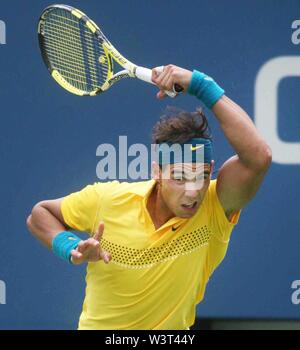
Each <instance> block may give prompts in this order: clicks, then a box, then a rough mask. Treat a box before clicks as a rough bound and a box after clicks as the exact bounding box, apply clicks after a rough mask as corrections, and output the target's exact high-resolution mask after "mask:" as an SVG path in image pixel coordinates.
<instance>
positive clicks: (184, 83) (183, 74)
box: [152, 64, 192, 98]
mask: <svg viewBox="0 0 300 350" xmlns="http://www.w3.org/2000/svg"><path fill="white" fill-rule="evenodd" d="M191 78H192V72H191V71H189V70H187V69H183V68H180V67H177V66H174V65H172V64H169V65H167V66H165V67H164V69H163V71H162V72H160V73H159V72H158V71H157V70H156V69H155V68H154V69H153V70H152V81H153V82H154V83H155V84H156V85H157V86H158V87H159V89H160V90H161V91H160V92H159V93H158V94H157V95H156V96H157V98H164V97H165V96H166V94H165V93H164V91H173V86H174V85H175V84H177V85H178V86H180V87H181V88H182V91H183V92H186V91H187V90H188V87H189V84H190V81H191Z"/></svg>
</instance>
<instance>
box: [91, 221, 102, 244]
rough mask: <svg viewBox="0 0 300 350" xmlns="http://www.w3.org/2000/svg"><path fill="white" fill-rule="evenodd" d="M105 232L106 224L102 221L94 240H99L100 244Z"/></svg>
mask: <svg viewBox="0 0 300 350" xmlns="http://www.w3.org/2000/svg"><path fill="white" fill-rule="evenodd" d="M103 232H104V222H103V221H100V223H99V226H98V230H97V232H96V233H95V235H94V236H93V238H94V239H95V240H97V241H98V242H100V240H101V238H102V236H103Z"/></svg>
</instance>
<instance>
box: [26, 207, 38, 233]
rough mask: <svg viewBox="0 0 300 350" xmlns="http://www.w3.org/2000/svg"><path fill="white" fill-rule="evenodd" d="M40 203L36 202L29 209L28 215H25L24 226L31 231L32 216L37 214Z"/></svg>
mask: <svg viewBox="0 0 300 350" xmlns="http://www.w3.org/2000/svg"><path fill="white" fill-rule="evenodd" d="M40 207H41V205H40V203H37V204H36V205H35V206H34V207H33V208H32V210H31V213H30V215H29V216H28V217H27V219H26V226H27V228H28V230H29V231H30V232H31V233H33V226H34V224H33V223H34V218H35V217H36V215H37V214H38V212H39V210H40Z"/></svg>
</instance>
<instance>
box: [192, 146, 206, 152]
mask: <svg viewBox="0 0 300 350" xmlns="http://www.w3.org/2000/svg"><path fill="white" fill-rule="evenodd" d="M202 147H204V145H200V146H195V147H193V146H191V151H196V150H197V149H199V148H202Z"/></svg>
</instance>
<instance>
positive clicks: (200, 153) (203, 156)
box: [157, 137, 212, 165]
mask: <svg viewBox="0 0 300 350" xmlns="http://www.w3.org/2000/svg"><path fill="white" fill-rule="evenodd" d="M157 154H158V164H159V165H166V164H175V163H209V164H210V163H211V161H212V142H211V140H210V139H205V138H200V137H199V138H193V139H191V140H189V141H187V142H186V143H184V144H180V143H174V144H172V143H169V142H165V143H161V144H159V145H158V149H157Z"/></svg>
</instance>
